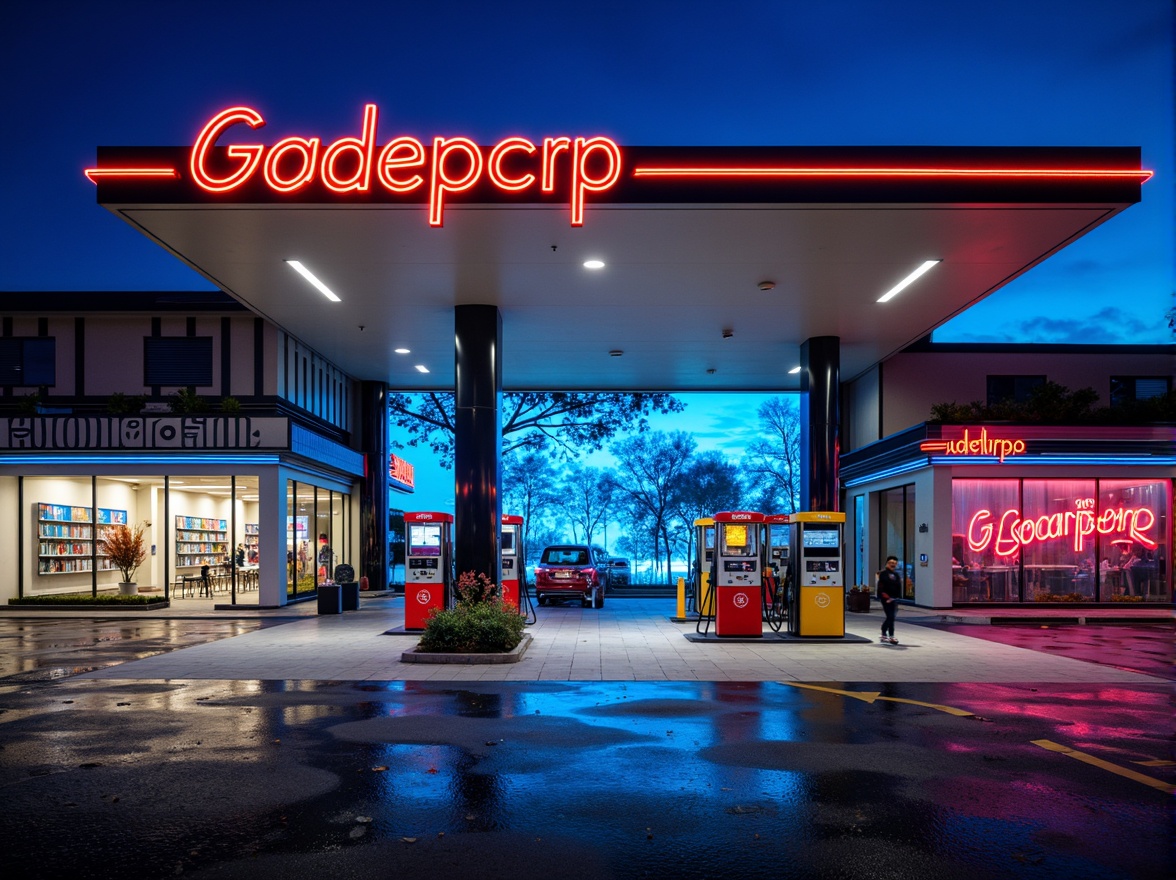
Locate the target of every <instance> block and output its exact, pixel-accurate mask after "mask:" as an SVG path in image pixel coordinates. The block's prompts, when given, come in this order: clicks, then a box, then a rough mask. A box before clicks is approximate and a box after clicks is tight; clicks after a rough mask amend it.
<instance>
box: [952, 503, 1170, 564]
mask: <svg viewBox="0 0 1176 880" xmlns="http://www.w3.org/2000/svg"><path fill="white" fill-rule="evenodd" d="M1077 507H1078V509H1077V510H1066V511H1062V512H1060V513H1051V514H1047V515H1044V516H1039V517H1037V518H1036V519H1022V518H1021V511H1019V510H1017V509H1016V508H1015V507H1010V508H1009V509H1008V510H1006V511H1005V512H1004V513H1002V514H1001V515H1000V518H999V520H997V522H996V524H993V519H994V517H993V514H992V511H990V510H978V511H976V513H975V514H974V515H973V516H972V519H971V520H970V521H969V522H968V548H969V549H970V550H971V551H972V552H973V553H983V552H984V551H985V550H987V549H988V548H989V547H990V546H993V541H994V540H995V542H996V543H995V546H994V547H993V549H994V550H995V552H996V555H997V556H1012V555H1013V554H1014V553H1016V552H1017V550H1018V549H1020V548H1021V547H1027V546H1029V545H1030V544H1032V543H1034V542H1035V541H1056V540H1061V539H1063V538H1072V539H1073V541H1074V549H1075V550H1076V551H1081V550H1082V548H1083V546H1084V545H1085V543H1086V539H1087V538H1088V537H1090V536H1091V535H1093V534H1095V533H1096V532H1097V533H1098V534H1100V535H1115V534H1122V535H1126V536H1127V537H1129V538H1130V539H1131V540H1132V541H1136V542H1138V543H1140V544H1142V545H1143V546H1144V547H1147V548H1149V549H1152V550H1154V549H1155V547H1156V542H1155V540H1154V539H1153V538H1151V537H1149V536H1148V535H1147V534H1145V532H1147V531H1148V530H1150V529H1151V528H1152V526H1154V525H1155V524H1156V515H1155V514H1154V513H1152V511H1150V510H1148V509H1147V508H1146V507H1108V508H1106V509H1105V510H1102V511H1101V512H1098V513H1096V512H1095V511H1094V510H1093V509H1092V507H1091V506H1087V505H1085V504H1078V505H1077Z"/></svg>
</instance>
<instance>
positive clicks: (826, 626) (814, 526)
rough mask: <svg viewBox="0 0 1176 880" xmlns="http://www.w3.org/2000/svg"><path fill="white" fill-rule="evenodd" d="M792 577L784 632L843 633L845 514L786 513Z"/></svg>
mask: <svg viewBox="0 0 1176 880" xmlns="http://www.w3.org/2000/svg"><path fill="white" fill-rule="evenodd" d="M788 526H789V529H790V536H789V537H790V541H789V543H790V551H791V563H792V578H791V584H790V588H789V595H788V632H789V634H790V635H794V636H826V637H828V636H835V637H844V636H845V544H844V541H843V537H844V531H845V514H844V513H834V512H832V511H810V512H805V513H793V514H789V516H788Z"/></svg>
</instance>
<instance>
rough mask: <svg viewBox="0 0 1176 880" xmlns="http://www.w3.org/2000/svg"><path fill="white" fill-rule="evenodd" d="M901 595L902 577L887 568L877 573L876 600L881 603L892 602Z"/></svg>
mask: <svg viewBox="0 0 1176 880" xmlns="http://www.w3.org/2000/svg"><path fill="white" fill-rule="evenodd" d="M901 595H902V575H900V574H899V573H898V570H897V569H895V570H894V571H891V570H890V569H888V568H884V569H882V570H881V571H880V572H878V599H879V601H881V602H893V601H894V600H895V599H897V598H898V597H899V596H901Z"/></svg>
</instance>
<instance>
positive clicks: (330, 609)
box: [318, 584, 343, 614]
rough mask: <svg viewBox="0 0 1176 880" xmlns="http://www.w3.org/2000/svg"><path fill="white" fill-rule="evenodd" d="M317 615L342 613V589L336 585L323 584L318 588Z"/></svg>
mask: <svg viewBox="0 0 1176 880" xmlns="http://www.w3.org/2000/svg"><path fill="white" fill-rule="evenodd" d="M318 613H319V614H342V613H343V588H342V587H340V586H339V585H338V584H324V585H323V586H320V587H319V588H318Z"/></svg>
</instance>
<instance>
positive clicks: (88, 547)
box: [37, 501, 127, 575]
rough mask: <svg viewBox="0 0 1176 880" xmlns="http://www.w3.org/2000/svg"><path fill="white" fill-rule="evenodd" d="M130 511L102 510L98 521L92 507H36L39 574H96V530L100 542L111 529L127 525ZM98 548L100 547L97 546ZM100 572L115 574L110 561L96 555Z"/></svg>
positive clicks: (44, 505)
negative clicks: (94, 566) (93, 572)
mask: <svg viewBox="0 0 1176 880" xmlns="http://www.w3.org/2000/svg"><path fill="white" fill-rule="evenodd" d="M126 524H127V512H126V511H125V510H114V509H112V508H106V507H99V508H98V521H97V522H96V523H95V521H94V511H93V510H92V509H91V508H89V507H79V506H78V505H74V504H53V503H49V502H44V501H42V502H39V503H38V504H37V574H38V575H51V574H82V573H87V572H90V571H93V565H94V558H95V555H94V550H95V547H94V528H95V526H97V528H98V539H99V541H100V540H101V539H102V537H103V536H104V535H105V533H106V531H107V530H108V529H109V527H110V526H113V525H126ZM98 546H99V547H100V546H101V544H99V545H98ZM97 559H98V570H99V571H114V566H113V565H111V563H110V560H109V559H107V558H106V556H105V555H104V554H102V553H98V554H97Z"/></svg>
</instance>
